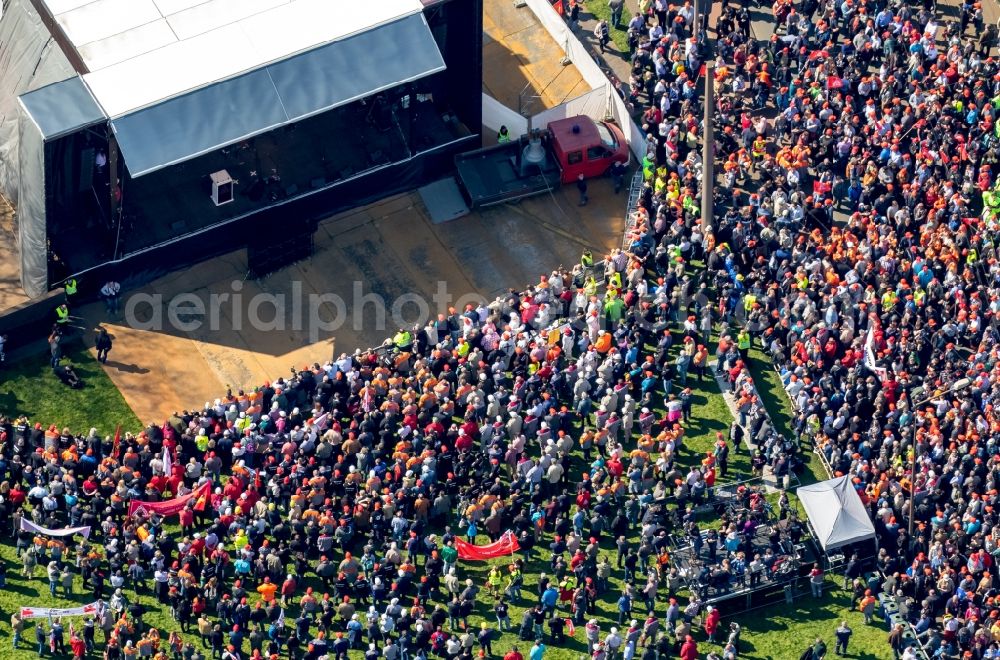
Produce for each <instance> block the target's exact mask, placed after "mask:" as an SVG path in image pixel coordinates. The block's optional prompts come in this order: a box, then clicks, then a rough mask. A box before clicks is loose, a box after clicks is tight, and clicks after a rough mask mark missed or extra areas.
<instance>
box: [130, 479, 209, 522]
mask: <svg viewBox="0 0 1000 660" xmlns="http://www.w3.org/2000/svg"><path fill="white" fill-rule="evenodd" d="M211 493H212V485H211V484H210V483H208V482H205V483H203V484H202V485H201V486H199V487H198V488H196V489H195V490H193V491H191V492H190V493H188V494H187V495H181V496H180V497H175V498H174V499H172V500H166V501H165V502H143V501H141V500H132V501H131V502H129V503H128V515H129V516H134V515H137V514H142V515H145V516H148V515H151V514H154V513H158V514H160V515H161V516H172V515H174V514H175V513H180V512H181V511H183V510H184V507H185V506H187V503H188V502H190V501H191V500H195V505H194V508H195V510H197V511H204V510H205V503H206V502H207V501H208V496H209V495H210V494H211Z"/></svg>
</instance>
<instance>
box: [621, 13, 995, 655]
mask: <svg viewBox="0 0 1000 660" xmlns="http://www.w3.org/2000/svg"><path fill="white" fill-rule="evenodd" d="M653 7H654V11H663V10H666V16H665V19H666V20H665V23H666V24H667V25H671V26H674V25H683V20H679V19H678V18H677V17H678V16H681V15H682V10H680V9H678V8H677V7H676V6H670V5H667V4H665V3H663V4H661V3H660V2H659V1H658V0H657V1H656V2H654V3H653ZM752 12H753V10H752V9H751V8H750V7H749V6H748V4H747V3H743V5H742V7H731V6H726V4H725V3H724V6H723V11H722V15H721V18H720V20H719V23H718V33H719V36H720V39H719V41H718V43H717V44H716V51H715V52H716V57H715V61H714V68H713V69H712V70H711V71H712V74H711V75H714V76H715V77H716V83H717V86H718V87H720V88H721V90H722V91H721V93H720V94H719V96H718V99H717V107H716V111H717V112H716V124H715V127H716V134H715V143H716V154H717V164H718V165H720V166H721V169H722V171H721V172H720V173H719V176H720V180H721V188H722V190H723V191H724V192H723V193H722V194H721V195H720V199H719V200H718V201H719V206H718V208H719V209H720V212H719V216H720V217H719V218H718V219H717V220H718V222H717V226H716V229H715V231H714V233H713V234H712V235H705V234H703V233H702V232H701V230H700V229H699V228H698V227H697V226H696V222H695V221H694V220H693V219H692V218H691V217H690V216H691V215H692V211H694V207H695V206H696V204H695V203H693V202H692V200H697V199H698V183H697V176H698V173H699V172H700V168H701V163H700V159H699V155H698V153H697V149H695V148H693V147H695V146H696V145H697V144H699V142H700V139H701V138H700V135H701V128H700V127H699V126H698V119H697V118H698V117H699V116H700V111H699V110H698V107H697V104H698V102H699V100H698V97H697V96H696V85H695V80H694V79H695V78H696V75H694V74H695V73H696V72H698V71H699V67H700V64H701V63H700V61H699V51H698V48H697V47H696V44H695V43H694V42H692V41H690V40H689V39H688V38H687V34H686V33H685V32H684V31H683V30H682V29H673V30H670V31H668V32H667V34H666V35H662V34H661V31H660V30H659V29H658V28H649V27H647V26H646V25H645V24H644V23H643V21H642V17H638V18H636V19H633V23H631V24H630V27H632V28H634V30H633V41H632V43H633V46H634V47H635V49H636V56H635V57H634V63H635V64H634V73H633V77H632V80H631V93H630V97H631V100H632V101H633V102H634V103H636V104H643V103H645V104H646V107H647V109H646V110H645V112H644V114H643V120H644V121H645V123H646V128H647V131H648V132H649V133H650V134H652V135H653V136H654V137H655V138H656V140H655V144H654V143H653V142H652V141H651V144H650V152H651V155H650V156H649V157H647V159H646V161H645V162H644V168H645V174H646V180H647V188H646V191H645V198H644V200H643V207H644V211H643V217H644V220H645V222H646V223H647V226H648V227H650V229H651V231H650V232H649V234H651V236H652V238H651V239H650V237H649V236H648V235H646V234H644V233H643V231H642V230H641V229H640V230H639V231H637V235H636V237H635V244H634V245H633V250H638V251H640V253H643V254H648V255H649V256H650V258H651V259H652V260H653V261H654V262H655V263H656V264H657V272H658V274H660V275H663V274H664V273H666V272H668V271H669V270H670V269H671V268H675V266H674V261H675V259H678V258H680V259H683V260H685V261H686V260H688V259H690V258H700V257H701V256H702V255H704V257H703V258H704V259H705V262H706V270H705V278H706V279H705V280H704V281H702V282H701V285H702V286H704V287H706V288H709V289H711V290H712V291H714V292H715V295H716V296H717V297H716V298H714V301H716V302H717V305H713V309H712V311H713V312H715V313H718V314H721V317H722V319H721V320H722V321H723V323H725V324H728V325H729V326H730V330H729V337H730V339H728V340H727V338H726V332H725V330H724V331H723V339H722V341H720V353H721V354H722V355H721V357H722V358H723V361H722V362H720V364H725V365H726V368H727V369H728V373H729V377H730V380H732V381H733V382H734V383H738V379H739V378H741V377H743V378H746V377H747V372H746V370H745V368H744V367H745V364H744V359H745V354H744V352H743V351H741V350H740V347H741V344H742V345H743V347H744V348H745V347H747V346H749V345H750V342H755V343H756V344H757V345H759V347H760V348H761V350H762V351H763V352H764V353H765V354H766V355H767V356H768V357H769V358H770V359H771V360H773V362H774V364H775V365H776V366H777V367H778V368H779V369H780V371H781V375H782V379H783V381H784V383H785V386H786V389H787V392H788V395H789V397H790V398H791V400H792V403H793V408H794V410H795V414H796V417H795V420H794V427H795V432H796V434H797V435H798V436H799V437H800V438H803V439H805V440H811V441H813V442H815V443H816V445H817V446H818V447H819V448H820V451H821V452H822V453H823V455H824V457H825V458H826V459H827V461H828V462H829V464H830V465H831V466H832V469H833V470H834V471H835V472H836V473H838V474H845V475H849V476H850V477H851V478H852V479H853V481H854V483H855V485H856V488H857V490H858V493H859V494H860V495H861V497H862V498H863V500H864V501H865V502H866V504H867V505H868V506H869V508H870V511H871V514H872V516H873V518H874V520H875V523H876V529H877V533H878V536H879V540H880V545H881V547H882V551H881V552H880V554H879V556H878V558H877V564H878V568H879V569H881V571H882V572H883V573H884V574H885V575H886V576H887V579H886V581H885V583H882V584H871V585H867V584H863V583H860V581H859V583H858V584H855V585H854V588H855V589H858V590H860V593H859V594H858V595H859V598H860V597H864V596H865V595H866V594H867V596H869V597H871V596H874V595H877V594H878V592H879V590H885V591H888V592H890V593H891V594H895V595H896V596H897V597H898V600H899V602H900V603H901V604H902V607H901V609H902V612H903V613H904V616H905V617H906V618H907V619H908V620H909V621H910V622H911V623H912V624H914V625H915V628H916V631H917V632H918V633H919V634H920V637H921V640H922V642H924V643H925V644H926V650H927V652H928V653H929V654H930V655H932V656H934V657H938V656H940V657H959V656H961V657H972V658H987V657H988V658H993V657H997V655H998V650H997V649H998V643H997V642H998V640H1000V634H998V633H1000V625H998V623H997V622H998V621H1000V609H998V608H997V607H996V606H995V603H994V597H995V594H996V586H997V585H996V582H995V576H996V574H997V570H996V568H995V566H994V558H995V557H996V553H997V548H998V545H997V538H998V533H1000V532H997V531H996V530H997V528H996V512H995V507H996V504H997V492H998V490H997V475H996V468H997V465H998V459H997V454H998V448H997V446H996V437H995V436H996V432H997V431H998V430H1000V426H998V424H1000V419H998V418H997V411H996V410H995V403H994V399H995V397H996V388H997V376H998V371H997V370H998V368H1000V363H998V348H1000V347H998V333H997V329H996V327H995V314H996V313H997V311H998V310H1000V264H998V261H997V259H996V252H995V247H994V241H993V237H994V235H995V231H996V228H997V219H996V210H997V206H998V201H1000V198H998V197H997V191H996V186H997V175H998V174H1000V171H998V168H997V153H998V152H997V144H998V137H997V136H998V134H1000V128H998V123H997V110H998V109H1000V84H998V81H1000V65H998V62H997V60H996V59H995V58H994V57H992V56H991V55H994V54H995V46H996V38H997V31H996V28H995V27H994V26H992V25H990V26H988V28H986V27H984V22H985V20H984V16H983V9H982V7H981V5H980V4H979V3H970V2H963V3H961V5H960V7H959V8H958V20H957V21H953V22H952V21H949V22H947V23H944V22H943V21H942V16H945V15H946V14H945V13H944V11H943V8H938V7H935V6H933V5H932V3H924V6H922V7H921V6H913V5H908V4H904V3H900V2H890V3H886V2H853V1H852V0H846V1H845V2H832V1H831V2H819V1H817V0H806V1H804V2H800V3H790V2H777V3H775V5H774V6H773V20H774V30H773V32H774V34H773V36H770V37H769V38H767V39H761V40H758V39H757V38H756V36H757V35H754V34H753V31H752V29H751V28H752V24H751V20H750V14H751V13H752ZM767 32H768V34H770V33H771V32H772V30H771V29H770V28H769V29H768V30H767ZM722 209H725V210H724V211H723V210H722ZM702 311H703V313H705V314H708V312H706V311H705V310H704V308H703V310H702ZM748 339H749V341H747V340H748ZM914 453H915V456H914ZM913 466H915V470H914V467H913ZM911 493H914V494H915V495H914V497H915V499H914V500H913V505H914V507H913V518H914V520H912V521H911V520H910V504H911V502H910V496H911ZM911 522H912V526H913V532H912V534H911V533H910V531H909V528H910V526H911ZM869 587H871V588H869ZM856 600H858V599H856ZM890 643H892V644H893V645H894V649H895V650H896V651H897V652H903V651H902V649H901V648H900V644H901V635H900V634H899V631H894V632H893V635H892V636H891V637H890ZM906 653H908V654H912V651H908V652H906Z"/></svg>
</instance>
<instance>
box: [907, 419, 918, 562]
mask: <svg viewBox="0 0 1000 660" xmlns="http://www.w3.org/2000/svg"><path fill="white" fill-rule="evenodd" d="M914 407H916V406H914ZM914 413H916V410H914ZM916 421H917V420H916V419H915V418H914V419H913V420H911V421H910V449H911V450H912V451H913V456H912V458H911V459H910V513H909V518H910V520H909V524H908V525H907V527H908V531H907V535H906V540H907V541H908V542H909V543H913V503H914V502H916V500H917V428H916Z"/></svg>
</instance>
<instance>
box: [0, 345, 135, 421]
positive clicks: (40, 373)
mask: <svg viewBox="0 0 1000 660" xmlns="http://www.w3.org/2000/svg"><path fill="white" fill-rule="evenodd" d="M64 356H65V357H64V358H63V364H66V363H67V362H69V363H72V365H73V368H74V369H75V370H76V372H77V374H79V376H80V378H81V379H82V380H83V382H84V388H83V389H80V390H74V389H71V388H69V387H67V386H66V385H63V384H62V382H60V380H59V379H58V378H57V377H56V376H55V375H53V373H52V370H51V369H50V368H49V358H48V351H46V352H45V353H44V354H38V355H32V356H28V357H24V358H22V359H20V360H17V361H16V362H11V363H8V364H5V365H4V366H3V367H2V368H0V414H3V415H6V416H7V417H10V418H15V417H17V416H18V415H26V416H27V417H28V419H29V420H31V422H38V423H40V424H42V425H43V426H46V427H47V426H48V425H49V424H55V425H56V426H58V427H59V428H60V429H62V428H63V427H69V428H70V430H72V431H73V432H74V433H79V434H83V435H86V434H87V433H88V432H89V431H90V429H91V427H94V428H96V429H97V431H98V433H100V434H101V435H111V434H113V433H114V432H115V427H116V425H118V424H121V425H122V428H123V429H124V430H126V431H132V432H138V431H140V430H141V429H142V424H141V423H140V422H139V419H138V418H137V417H136V416H135V414H134V413H133V412H132V409H131V408H129V407H128V404H127V403H125V399H124V397H122V395H121V392H119V391H118V388H116V387H115V386H114V384H113V383H112V382H111V379H110V378H108V376H107V374H106V373H104V369H102V368H101V366H100V365H99V364H98V363H97V360H96V359H95V358H94V356H93V355H91V354H90V353H89V352H88V351H87V349H86V348H84V346H83V343H82V342H81V341H80V340H79V339H75V340H73V341H71V342H70V343H69V345H68V346H66V347H65V350H64Z"/></svg>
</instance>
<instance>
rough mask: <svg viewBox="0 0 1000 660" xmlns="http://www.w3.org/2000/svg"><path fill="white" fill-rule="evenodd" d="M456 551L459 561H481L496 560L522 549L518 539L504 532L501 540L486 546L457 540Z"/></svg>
mask: <svg viewBox="0 0 1000 660" xmlns="http://www.w3.org/2000/svg"><path fill="white" fill-rule="evenodd" d="M455 549H456V550H458V558H459V559H468V560H472V561H481V560H483V559H496V558H497V557H504V556H506V555H512V554H514V553H515V552H516V551H517V550H520V549H521V544H520V543H518V542H517V537H515V536H514V534H513V533H512V532H510V531H509V530H508V531H506V532H504V533H503V535H502V536H501V537H500V540H498V541H494V542H493V543H487V544H486V545H472V544H471V543H467V542H465V541H463V540H462V539H458V538H456V539H455Z"/></svg>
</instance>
